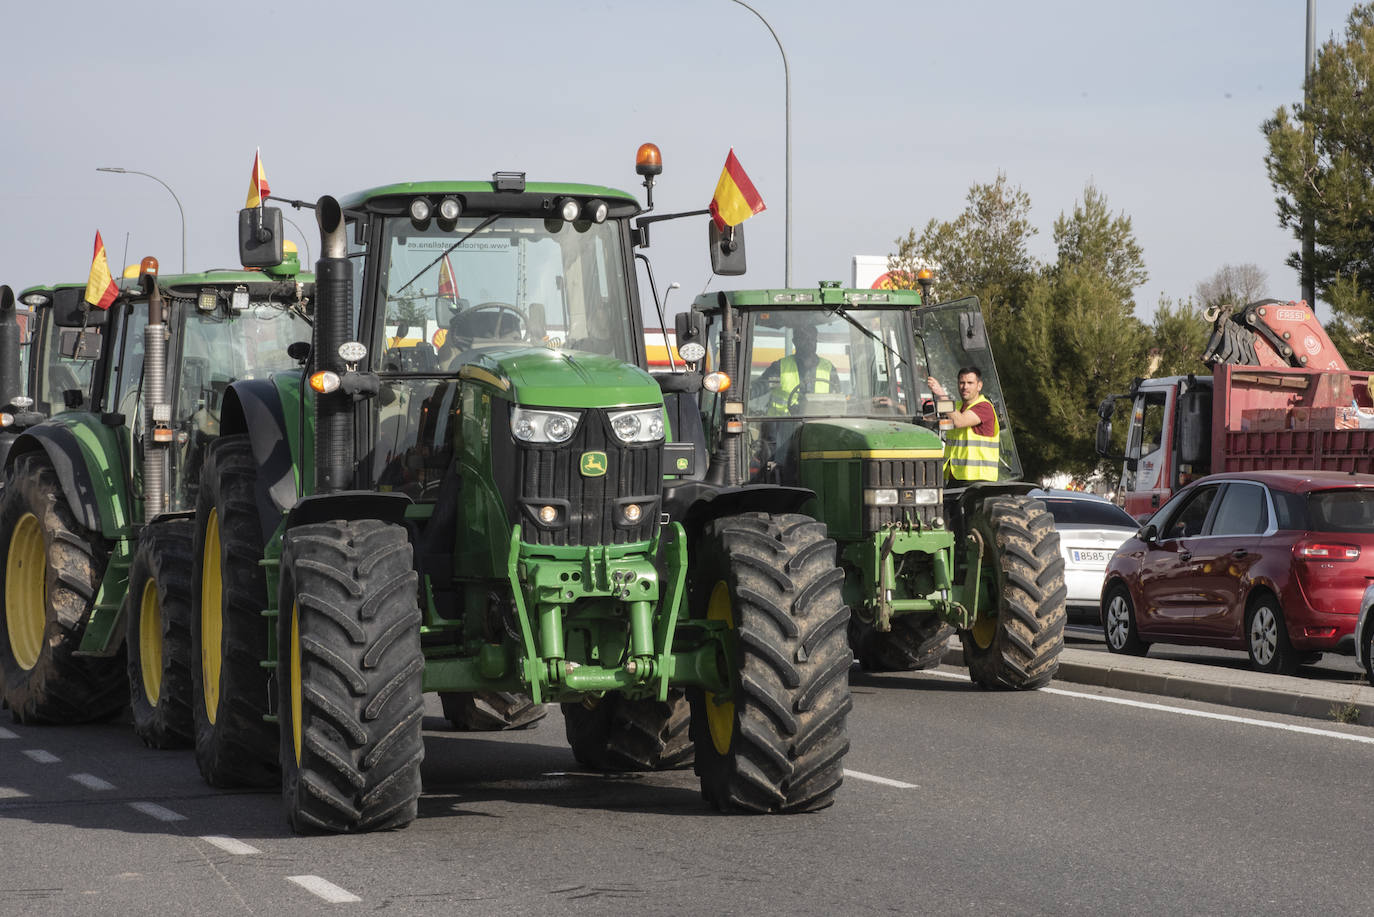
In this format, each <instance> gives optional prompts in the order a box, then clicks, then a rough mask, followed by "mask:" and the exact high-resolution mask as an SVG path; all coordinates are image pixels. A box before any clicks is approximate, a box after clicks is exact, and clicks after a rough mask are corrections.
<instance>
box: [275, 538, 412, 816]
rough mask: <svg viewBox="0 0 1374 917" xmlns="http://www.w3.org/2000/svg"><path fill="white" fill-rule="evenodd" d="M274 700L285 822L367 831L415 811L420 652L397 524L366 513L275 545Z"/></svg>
mask: <svg viewBox="0 0 1374 917" xmlns="http://www.w3.org/2000/svg"><path fill="white" fill-rule="evenodd" d="M281 569H282V578H281V592H280V597H279V606H278V607H279V608H280V610H281V614H280V616H279V618H278V627H279V629H278V632H277V633H278V643H277V645H278V646H279V647H281V652H280V661H279V663H278V679H277V684H278V704H277V709H278V710H279V711H280V716H281V763H282V800H283V802H284V803H285V807H286V820H287V822H288V823H289V824H290V825H291V828H292V830H294V831H296V832H300V833H304V832H312V831H332V832H345V831H378V830H382V829H385V828H401V827H404V826H406V825H408V824H410V823H411V822H412V821H414V820H415V815H416V812H417V809H418V803H419V798H420V762H421V760H423V758H424V754H425V747H424V735H423V720H424V696H423V693H422V692H423V688H424V684H423V681H424V679H423V676H424V667H425V661H424V655H423V653H422V651H421V649H420V624H421V620H422V619H421V616H420V606H419V603H418V601H417V598H416V591H417V588H418V580H417V577H416V574H415V570H414V568H413V567H412V566H411V548H410V542H409V541H408V540H407V536H406V530H405V529H404V528H402V527H401V526H398V525H392V524H390V523H387V522H382V521H379V520H375V519H363V520H356V521H350V522H343V521H335V522H324V523H318V524H313V525H302V526H299V527H297V528H295V529H292V530H291V531H289V532H288V533H287V537H286V544H285V547H284V549H283V552H282V567H281Z"/></svg>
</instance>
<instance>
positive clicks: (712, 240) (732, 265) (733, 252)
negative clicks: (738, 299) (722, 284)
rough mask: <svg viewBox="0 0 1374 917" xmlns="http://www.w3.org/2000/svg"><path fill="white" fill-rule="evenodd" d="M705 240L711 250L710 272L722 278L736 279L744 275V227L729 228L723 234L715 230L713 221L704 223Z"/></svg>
mask: <svg viewBox="0 0 1374 917" xmlns="http://www.w3.org/2000/svg"><path fill="white" fill-rule="evenodd" d="M706 239H707V242H708V243H709V245H710V248H711V272H712V273H713V274H719V275H720V276H722V277H737V276H739V275H740V274H743V273H744V270H745V259H744V227H743V226H730V227H727V228H726V230H725V232H721V231H720V230H719V229H716V221H715V220H707V221H706Z"/></svg>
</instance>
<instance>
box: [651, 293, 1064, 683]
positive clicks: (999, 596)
mask: <svg viewBox="0 0 1374 917" xmlns="http://www.w3.org/2000/svg"><path fill="white" fill-rule="evenodd" d="M677 319H678V329H677V333H678V346H679V348H681V352H682V353H683V354H684V356H690V357H692V358H693V359H694V361H700V363H701V366H702V368H703V369H704V370H707V372H705V373H696V375H697V376H698V377H702V378H704V379H705V380H706V382H707V387H706V389H705V390H704V391H703V392H702V393H701V395H700V416H701V423H702V425H703V426H704V428H705V430H706V431H707V432H706V437H705V438H706V440H707V441H708V442H709V444H710V448H711V451H712V460H711V466H710V471H709V472H708V475H707V477H708V479H710V480H714V481H716V482H719V483H723V484H743V483H746V482H747V483H751V484H768V483H772V484H782V485H791V486H800V487H804V488H808V489H809V490H811V491H812V492H814V493H815V495H816V496H815V499H814V501H812V502H810V503H808V504H807V505H806V506H805V507H803V511H804V512H806V513H809V514H810V515H812V516H814V517H815V518H817V519H819V520H820V521H822V522H824V523H825V524H826V526H827V527H828V529H829V533H830V537H831V538H833V539H835V541H836V542H837V543H838V545H839V557H840V563H841V566H842V567H843V568H844V571H845V583H844V596H845V601H846V602H847V603H848V605H849V607H850V609H851V611H852V615H851V618H850V625H849V638H850V644H851V646H852V648H853V650H854V653H855V655H856V657H857V658H858V660H859V662H860V664H861V666H862V667H863V668H865V669H867V670H870V671H893V670H898V671H900V670H912V669H917V668H923V667H928V666H931V665H934V664H936V663H938V661H939V659H940V655H941V653H942V652H943V650H944V646H945V643H946V641H947V639H948V637H949V636H951V635H952V632H953V631H954V630H957V631H958V633H959V636H960V639H961V640H962V642H963V649H964V660H965V663H966V664H967V665H968V670H969V675H970V677H971V678H972V680H973V682H974V683H975V684H977V685H979V686H980V687H984V688H1036V687H1040V686H1042V685H1044V684H1045V683H1046V682H1048V681H1049V680H1050V678H1051V677H1053V675H1054V673H1055V671H1056V669H1057V668H1058V665H1059V656H1060V652H1061V650H1062V648H1063V643H1064V639H1063V632H1064V622H1065V613H1066V612H1065V605H1064V601H1065V589H1064V567H1063V560H1062V559H1061V557H1060V554H1059V547H1058V535H1057V533H1056V532H1055V529H1054V522H1053V519H1052V517H1051V516H1050V515H1049V513H1048V511H1047V510H1046V509H1045V506H1044V504H1043V503H1041V502H1039V501H1037V500H1034V499H1031V498H1030V497H1028V496H1026V493H1027V492H1028V491H1029V490H1030V489H1031V488H1032V486H1033V485H1031V484H1026V483H1021V482H1018V481H1017V480H1016V479H1017V478H1018V477H1019V476H1020V471H1021V469H1020V463H1019V460H1018V458H1017V455H1016V447H1015V443H1014V442H1013V440H1012V434H1011V430H1010V429H1009V425H1008V424H1007V423H1006V421H1005V418H1006V412H1005V407H1004V403H1003V400H1002V394H1001V388H1000V385H999V382H998V379H997V371H996V368H995V366H994V365H993V361H992V352H991V350H990V349H989V347H988V343H987V336H986V333H985V329H984V327H983V323H982V316H981V313H980V311H979V308H978V303H977V300H975V299H968V300H960V301H957V302H951V303H946V304H940V305H924V304H922V301H921V294H919V293H918V292H916V291H914V290H890V291H888V290H846V289H840V288H839V286H838V285H837V284H821V285H820V286H819V288H817V289H810V290H798V289H788V290H744V291H736V292H729V293H719V294H708V295H703V296H701V297H698V298H697V300H696V302H695V303H694V304H693V306H692V309H691V311H690V312H687V313H683V314H681V315H679V316H677ZM727 342H734V343H733V345H732V346H731V345H729V344H728V343H727ZM799 351H801V352H802V353H803V356H802V357H801V358H800V361H799V357H798V352H799ZM799 365H804V366H805V369H804V370H803V372H806V373H809V377H806V378H803V377H802V375H800V374H799V370H798V368H797V367H798V366H799ZM966 366H977V367H978V368H979V369H980V370H981V373H982V379H983V384H984V389H983V394H984V396H986V397H987V398H988V399H989V400H990V401H992V402H993V405H994V408H995V409H996V410H997V411H998V413H999V414H1000V416H1001V417H1002V418H1003V421H1002V423H1001V425H1000V426H1001V444H1000V449H999V464H1000V467H999V469H998V478H999V480H995V481H979V482H976V483H974V484H971V485H969V486H964V487H953V488H946V487H945V474H944V470H943V467H942V466H943V460H944V458H945V450H944V444H943V442H942V436H941V433H940V423H939V421H938V413H937V410H936V409H937V408H938V409H939V410H940V411H944V412H947V411H948V410H949V409H950V408H951V407H952V405H951V404H949V403H948V402H946V403H944V404H938V403H937V400H936V399H935V398H934V397H933V395H932V393H931V392H930V391H929V390H928V389H927V387H926V380H927V378H928V377H930V376H934V377H936V378H937V379H939V378H944V379H947V380H949V382H950V383H951V385H952V383H953V381H954V377H955V375H956V373H957V371H958V370H959V369H960V368H962V367H966ZM693 369H695V365H694V366H693ZM788 373H791V378H787V376H788ZM713 380H714V381H713ZM724 380H729V381H728V382H727V381H724Z"/></svg>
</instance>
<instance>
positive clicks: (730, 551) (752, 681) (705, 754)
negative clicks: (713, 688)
mask: <svg viewBox="0 0 1374 917" xmlns="http://www.w3.org/2000/svg"><path fill="white" fill-rule="evenodd" d="M698 548H699V551H698V553H697V554H696V555H695V556H694V557H693V565H694V570H693V572H692V583H691V613H692V616H693V617H695V618H703V619H706V620H710V621H718V622H720V623H721V624H722V625H723V629H724V636H725V639H724V641H723V643H722V653H723V659H722V667H723V669H725V671H726V672H727V673H728V678H729V689H728V691H727V692H726V693H724V694H722V695H717V694H714V693H712V692H709V691H704V690H702V689H699V688H697V689H692V690H690V691H689V692H688V699H689V701H690V703H691V709H692V721H691V734H692V740H693V742H695V743H696V772H697V776H698V777H699V778H700V779H701V791H702V795H703V796H705V797H706V799H707V801H708V802H710V803H711V804H712V805H714V806H715V807H716V808H718V809H721V810H723V811H745V812H804V811H810V810H814V809H821V808H824V807H825V806H828V805H830V804H831V803H832V802H834V798H835V791H836V790H837V789H838V788H839V785H840V782H841V780H842V779H843V765H842V762H843V760H844V756H845V753H846V752H847V751H848V750H849V735H848V732H847V731H846V726H845V718H846V716H847V715H848V713H849V709H850V706H851V704H852V701H851V698H850V694H849V666H850V663H851V662H852V661H853V656H852V655H851V653H850V650H849V644H848V642H847V640H846V636H845V628H846V625H847V624H848V621H849V609H848V607H847V606H846V605H845V604H844V599H843V598H841V595H840V588H841V584H842V583H843V582H844V572H843V571H842V570H841V569H840V568H839V566H838V565H837V564H836V560H835V542H833V541H832V540H830V539H829V538H827V537H826V530H825V526H824V525H823V524H821V523H819V522H817V521H815V520H814V519H812V518H810V517H809V516H802V515H791V514H789V515H770V514H764V513H747V514H741V515H738V516H729V517H725V518H722V519H717V520H715V521H713V522H711V523H710V524H709V525H708V526H707V527H706V530H705V532H704V533H703V536H702V538H701V539H700V543H699V545H698Z"/></svg>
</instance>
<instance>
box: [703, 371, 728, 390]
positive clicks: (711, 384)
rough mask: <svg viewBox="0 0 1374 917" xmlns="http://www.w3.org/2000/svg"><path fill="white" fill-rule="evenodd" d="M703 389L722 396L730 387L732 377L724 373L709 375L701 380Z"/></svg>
mask: <svg viewBox="0 0 1374 917" xmlns="http://www.w3.org/2000/svg"><path fill="white" fill-rule="evenodd" d="M701 387H702V388H704V389H706V391H708V392H715V393H716V394H720V393H721V392H723V391H725V390H726V389H728V388H729V387H730V377H729V376H727V375H725V373H722V372H714V373H707V374H706V375H705V376H703V377H702V379H701Z"/></svg>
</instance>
